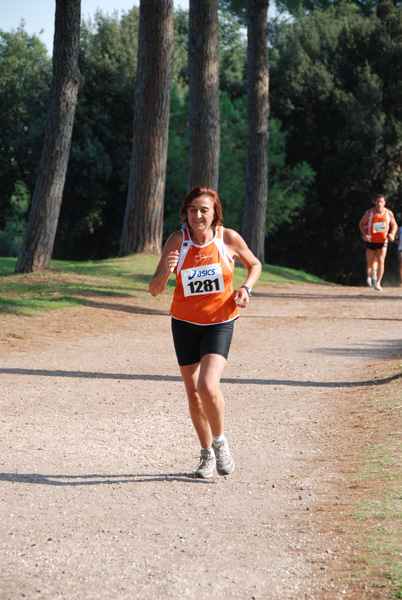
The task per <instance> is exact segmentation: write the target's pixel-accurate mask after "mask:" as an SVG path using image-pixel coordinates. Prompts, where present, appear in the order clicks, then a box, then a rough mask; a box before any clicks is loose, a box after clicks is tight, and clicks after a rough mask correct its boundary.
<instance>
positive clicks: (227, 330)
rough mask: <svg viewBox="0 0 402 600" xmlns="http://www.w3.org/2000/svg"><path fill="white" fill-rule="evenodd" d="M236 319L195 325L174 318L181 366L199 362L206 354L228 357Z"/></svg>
mask: <svg viewBox="0 0 402 600" xmlns="http://www.w3.org/2000/svg"><path fill="white" fill-rule="evenodd" d="M233 328H234V321H229V322H228V323H218V324H216V325H195V324H194V323H187V321H179V320H178V319H172V333H173V343H174V347H175V350H176V356H177V360H178V363H179V365H180V366H181V367H185V366H186V365H193V364H195V363H199V362H200V360H201V358H202V357H203V356H205V354H220V356H224V357H225V358H227V357H228V354H229V348H230V343H231V341H232V336H233Z"/></svg>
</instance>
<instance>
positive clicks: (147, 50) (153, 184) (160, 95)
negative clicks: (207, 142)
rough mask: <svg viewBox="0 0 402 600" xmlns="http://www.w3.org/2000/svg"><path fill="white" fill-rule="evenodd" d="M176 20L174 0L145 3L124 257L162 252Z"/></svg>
mask: <svg viewBox="0 0 402 600" xmlns="http://www.w3.org/2000/svg"><path fill="white" fill-rule="evenodd" d="M173 16H174V13H173V0H141V3H140V26H139V40H138V66H137V79H136V91H135V114H134V127H133V145H132V153H131V167H130V179H129V188H128V195H127V205H126V212H125V216H124V225H123V234H122V239H121V244H120V256H124V255H127V254H131V253H134V252H154V253H160V252H161V249H162V235H163V202H164V194H165V177H166V160H167V146H168V134H169V114H170V96H171V86H172V73H173V45H174V21H173Z"/></svg>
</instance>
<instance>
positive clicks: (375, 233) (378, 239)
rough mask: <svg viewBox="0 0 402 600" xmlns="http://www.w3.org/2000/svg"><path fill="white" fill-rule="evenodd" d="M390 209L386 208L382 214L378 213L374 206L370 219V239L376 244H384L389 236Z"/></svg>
mask: <svg viewBox="0 0 402 600" xmlns="http://www.w3.org/2000/svg"><path fill="white" fill-rule="evenodd" d="M389 221H390V216H389V211H388V209H387V208H386V209H385V212H384V213H383V214H382V215H379V214H378V213H376V211H375V209H374V208H372V209H371V211H370V216H369V220H368V234H369V235H370V241H371V242H373V243H374V244H383V243H384V242H385V240H386V239H387V236H388V230H389Z"/></svg>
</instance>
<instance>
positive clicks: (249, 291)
mask: <svg viewBox="0 0 402 600" xmlns="http://www.w3.org/2000/svg"><path fill="white" fill-rule="evenodd" d="M241 287H242V288H244V289H245V290H246V292H247V294H248V295H249V298H251V295H252V291H251V288H249V287H247V286H246V285H242V286H241Z"/></svg>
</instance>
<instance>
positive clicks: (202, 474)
mask: <svg viewBox="0 0 402 600" xmlns="http://www.w3.org/2000/svg"><path fill="white" fill-rule="evenodd" d="M215 469H216V459H215V452H214V451H213V449H212V448H206V449H204V448H201V456H200V464H199V465H198V467H197V469H196V470H195V471H194V477H199V478H200V479H208V478H209V477H213V475H214V472H215Z"/></svg>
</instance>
